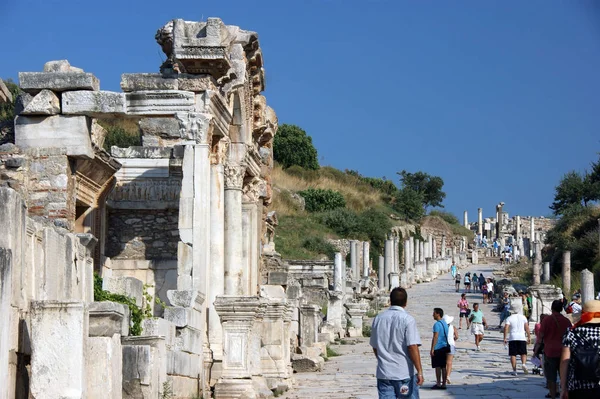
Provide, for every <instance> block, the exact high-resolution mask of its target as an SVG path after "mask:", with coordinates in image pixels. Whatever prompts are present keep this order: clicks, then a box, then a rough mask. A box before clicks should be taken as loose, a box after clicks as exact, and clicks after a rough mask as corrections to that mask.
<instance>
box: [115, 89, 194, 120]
mask: <svg viewBox="0 0 600 399" xmlns="http://www.w3.org/2000/svg"><path fill="white" fill-rule="evenodd" d="M125 100H126V104H127V113H128V114H131V115H174V114H176V113H177V112H191V111H194V104H195V96H194V93H192V92H189V91H179V90H161V91H136V92H131V93H125Z"/></svg>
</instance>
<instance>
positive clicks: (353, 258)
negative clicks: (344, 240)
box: [350, 240, 358, 280]
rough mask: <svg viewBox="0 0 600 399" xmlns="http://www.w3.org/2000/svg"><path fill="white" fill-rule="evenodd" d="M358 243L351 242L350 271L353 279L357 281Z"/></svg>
mask: <svg viewBox="0 0 600 399" xmlns="http://www.w3.org/2000/svg"><path fill="white" fill-rule="evenodd" d="M357 258H358V254H357V246H356V241H354V240H350V271H351V272H352V279H353V280H357V279H358V275H357V274H356V263H357V261H358V259H357Z"/></svg>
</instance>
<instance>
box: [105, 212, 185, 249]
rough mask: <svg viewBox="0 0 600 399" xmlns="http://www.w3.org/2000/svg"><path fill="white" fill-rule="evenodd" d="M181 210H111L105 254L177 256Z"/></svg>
mask: <svg viewBox="0 0 600 399" xmlns="http://www.w3.org/2000/svg"><path fill="white" fill-rule="evenodd" d="M178 217H179V212H178V211H177V210H176V209H175V210H173V209H166V210H119V209H113V210H110V212H109V216H108V225H109V228H108V237H109V238H108V242H107V246H106V256H108V257H111V258H114V259H177V242H178V241H179V230H178V225H177V223H178Z"/></svg>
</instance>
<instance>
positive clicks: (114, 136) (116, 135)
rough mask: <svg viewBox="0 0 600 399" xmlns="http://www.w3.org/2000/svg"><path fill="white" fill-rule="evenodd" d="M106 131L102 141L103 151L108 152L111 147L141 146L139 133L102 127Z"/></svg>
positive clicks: (112, 126)
mask: <svg viewBox="0 0 600 399" xmlns="http://www.w3.org/2000/svg"><path fill="white" fill-rule="evenodd" d="M103 127H104V128H105V129H106V138H105V139H104V149H105V150H106V151H109V152H110V148H111V147H112V146H117V147H122V148H126V147H131V146H139V145H142V138H141V136H140V134H139V132H132V131H128V130H125V129H124V128H122V127H120V126H114V125H110V126H103Z"/></svg>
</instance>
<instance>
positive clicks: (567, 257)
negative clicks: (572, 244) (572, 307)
mask: <svg viewBox="0 0 600 399" xmlns="http://www.w3.org/2000/svg"><path fill="white" fill-rule="evenodd" d="M562 281H563V292H564V293H565V295H566V296H567V299H568V300H570V299H571V251H565V252H563V264H562Z"/></svg>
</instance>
